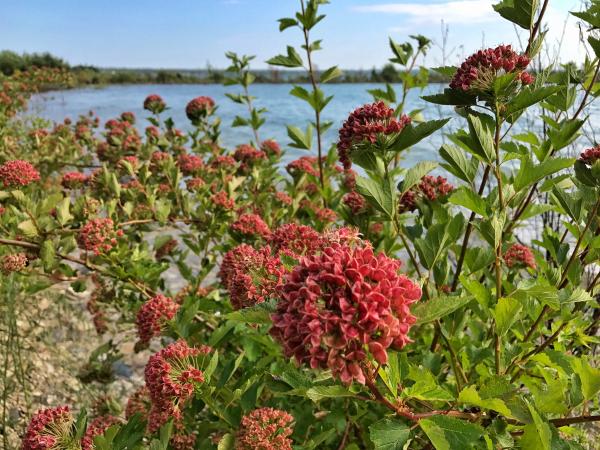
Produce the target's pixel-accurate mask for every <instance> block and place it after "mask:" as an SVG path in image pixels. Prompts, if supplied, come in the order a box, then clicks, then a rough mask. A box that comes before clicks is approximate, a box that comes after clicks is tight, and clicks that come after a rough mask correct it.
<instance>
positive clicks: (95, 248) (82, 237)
mask: <svg viewBox="0 0 600 450" xmlns="http://www.w3.org/2000/svg"><path fill="white" fill-rule="evenodd" d="M120 236H123V230H115V226H114V223H113V221H112V220H111V219H109V218H99V219H92V220H90V221H89V222H88V223H86V224H85V225H84V226H83V227H82V228H81V229H80V230H79V234H78V235H77V244H79V248H81V249H83V250H87V251H88V252H93V253H94V254H96V255H99V254H100V253H104V252H109V251H110V250H111V249H112V248H113V247H114V246H115V245H116V244H117V237H120Z"/></svg>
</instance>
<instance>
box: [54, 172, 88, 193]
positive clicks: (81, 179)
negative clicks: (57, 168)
mask: <svg viewBox="0 0 600 450" xmlns="http://www.w3.org/2000/svg"><path fill="white" fill-rule="evenodd" d="M87 180H88V177H87V175H86V174H85V173H81V172H67V173H65V174H64V175H63V176H62V179H61V181H60V184H61V185H62V186H63V187H64V188H65V189H74V188H78V187H81V186H83V185H84V184H85V183H86V182H87Z"/></svg>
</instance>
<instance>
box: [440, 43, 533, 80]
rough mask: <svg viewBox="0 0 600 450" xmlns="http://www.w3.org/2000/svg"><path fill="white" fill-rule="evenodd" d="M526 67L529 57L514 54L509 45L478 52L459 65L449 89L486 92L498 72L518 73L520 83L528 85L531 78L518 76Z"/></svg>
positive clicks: (529, 76)
mask: <svg viewBox="0 0 600 450" xmlns="http://www.w3.org/2000/svg"><path fill="white" fill-rule="evenodd" d="M528 65H529V57H528V56H527V55H520V54H518V53H516V52H515V51H514V50H513V49H512V48H511V46H510V45H500V46H498V47H496V48H488V49H486V50H479V51H478V52H477V53H474V54H473V55H471V56H469V57H468V58H467V59H466V60H465V62H463V63H462V64H461V66H460V67H459V68H458V70H457V71H456V73H455V74H454V77H452V80H451V81H450V88H452V89H459V90H462V91H469V90H477V91H487V90H489V89H490V88H491V86H492V83H493V81H494V79H495V78H496V76H497V75H498V73H499V72H500V71H503V72H504V73H511V72H518V73H519V79H520V80H521V83H523V84H530V83H532V82H533V76H532V75H530V74H527V75H522V74H520V72H522V71H523V70H524V69H525V68H526V67H527V66H528Z"/></svg>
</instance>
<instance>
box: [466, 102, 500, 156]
mask: <svg viewBox="0 0 600 450" xmlns="http://www.w3.org/2000/svg"><path fill="white" fill-rule="evenodd" d="M467 120H468V122H469V130H470V133H471V136H472V137H473V143H474V144H475V145H476V148H474V149H472V150H473V151H474V152H476V153H477V154H478V155H479V156H481V157H482V158H483V160H484V161H486V162H489V163H491V162H492V161H494V160H495V158H496V151H495V150H494V138H493V137H492V132H491V131H490V130H489V129H488V128H487V127H486V126H485V125H484V123H483V122H482V121H481V119H480V118H479V117H477V116H476V115H474V114H469V115H468V116H467Z"/></svg>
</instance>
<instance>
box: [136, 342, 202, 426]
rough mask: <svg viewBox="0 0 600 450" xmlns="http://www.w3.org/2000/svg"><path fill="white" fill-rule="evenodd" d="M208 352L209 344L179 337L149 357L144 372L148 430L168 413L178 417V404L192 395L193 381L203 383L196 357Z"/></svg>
mask: <svg viewBox="0 0 600 450" xmlns="http://www.w3.org/2000/svg"><path fill="white" fill-rule="evenodd" d="M210 352H211V349H210V347H206V346H203V347H201V348H196V347H190V346H189V345H188V344H187V342H185V341H184V340H183V339H180V340H178V341H176V342H174V343H172V344H171V345H169V346H167V347H165V348H163V349H162V350H161V351H159V352H158V353H155V354H154V355H152V356H151V357H150V359H149V360H148V363H147V364H146V368H145V371H144V375H145V380H146V386H147V388H148V394H149V396H150V401H151V402H152V407H151V409H150V415H149V421H148V422H149V423H148V428H149V430H150V432H151V433H153V432H155V431H156V430H158V429H159V428H160V427H161V426H162V425H164V424H165V423H166V422H167V420H168V419H169V418H170V417H173V418H174V419H175V421H180V420H181V418H182V412H181V411H182V408H183V407H184V405H185V403H186V402H187V401H188V400H189V399H190V398H191V397H192V396H193V394H194V390H195V387H196V385H198V384H202V383H204V373H203V372H202V371H201V370H200V369H199V362H198V357H199V356H201V355H207V354H208V353H210Z"/></svg>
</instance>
